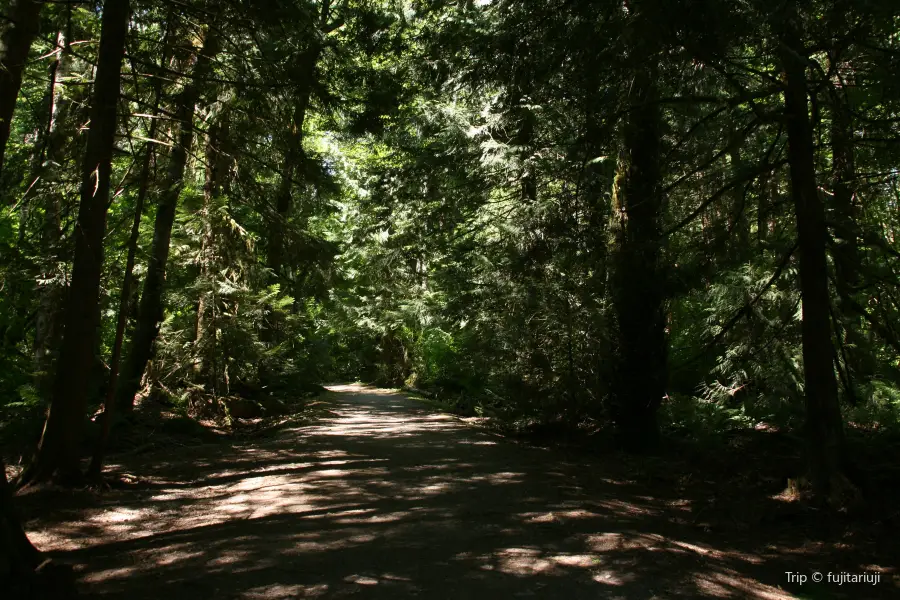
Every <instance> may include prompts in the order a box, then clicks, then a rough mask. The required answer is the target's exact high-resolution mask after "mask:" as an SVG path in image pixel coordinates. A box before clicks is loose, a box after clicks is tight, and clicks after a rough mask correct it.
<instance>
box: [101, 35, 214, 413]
mask: <svg viewBox="0 0 900 600" xmlns="http://www.w3.org/2000/svg"><path fill="white" fill-rule="evenodd" d="M219 48H220V43H219V38H218V35H217V34H216V33H215V31H214V30H213V29H210V30H209V31H208V32H207V34H206V39H205V40H204V42H203V48H202V49H201V50H200V54H199V56H198V57H197V62H196V63H195V64H194V68H193V69H192V73H191V81H190V83H188V84H187V86H186V87H185V89H184V90H183V91H182V92H181V96H180V98H179V102H178V108H177V110H176V114H177V120H178V124H179V128H180V131H179V135H178V143H177V144H176V145H175V147H174V148H173V149H172V155H171V158H170V161H169V168H168V172H167V174H166V181H167V183H168V187H167V188H166V189H165V190H164V191H163V192H162V195H161V197H160V198H159V202H158V204H157V209H156V221H155V222H154V226H153V244H152V246H151V249H150V261H149V264H148V265H147V276H146V278H145V279H144V290H143V292H142V294H141V301H140V309H139V311H138V323H137V328H136V331H135V334H134V339H133V340H132V343H131V348H130V349H129V352H128V355H127V358H126V359H125V363H124V365H123V367H122V376H121V381H120V383H119V386H118V388H117V390H116V403H117V404H118V405H119V408H121V409H122V410H123V411H125V412H130V411H131V410H132V409H133V408H134V397H135V395H136V394H137V392H138V390H139V389H140V384H141V377H142V376H143V374H144V369H146V367H147V362H148V361H149V360H150V357H151V356H152V353H153V344H154V342H155V341H156V337H157V336H158V335H159V325H160V323H161V322H162V320H163V290H164V287H165V280H166V263H167V262H168V260H169V241H170V239H171V237H172V225H173V224H174V222H175V211H176V208H177V206H178V198H179V196H180V195H181V190H182V188H183V187H184V173H185V169H186V167H187V161H188V154H189V152H190V149H191V146H192V145H193V142H194V107H195V105H196V104H197V101H198V100H199V97H200V90H201V86H202V85H204V80H205V79H206V78H208V77H209V74H210V72H211V70H212V61H213V59H214V58H215V56H216V54H218V52H219Z"/></svg>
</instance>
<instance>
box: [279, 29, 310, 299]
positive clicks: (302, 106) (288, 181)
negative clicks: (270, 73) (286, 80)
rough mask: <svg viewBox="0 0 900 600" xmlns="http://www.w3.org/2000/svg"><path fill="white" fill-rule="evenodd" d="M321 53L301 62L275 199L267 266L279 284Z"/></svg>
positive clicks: (305, 56)
mask: <svg viewBox="0 0 900 600" xmlns="http://www.w3.org/2000/svg"><path fill="white" fill-rule="evenodd" d="M320 52H321V48H320V47H319V46H315V47H313V48H311V49H310V50H308V51H307V52H305V53H304V54H303V56H302V57H301V61H300V70H301V72H302V78H303V79H302V81H301V84H300V88H299V89H298V90H297V92H296V95H295V97H294V114H293V117H292V119H291V130H290V132H289V133H288V147H287V152H286V153H285V157H284V166H283V167H282V170H281V183H280V185H279V186H278V192H277V196H276V199H275V213H276V214H275V219H274V221H273V224H272V225H273V226H272V235H271V236H270V237H269V240H268V242H269V243H268V248H267V249H268V252H267V262H268V267H269V268H270V269H271V270H272V277H273V281H278V279H280V278H281V277H282V276H283V273H282V268H283V265H284V234H285V230H286V228H285V223H286V221H287V219H288V216H289V215H290V210H291V204H292V201H293V186H294V183H295V181H294V179H295V178H296V177H297V173H298V172H302V167H303V162H304V160H305V157H306V155H305V153H304V151H303V124H304V123H305V121H306V113H307V110H308V108H309V99H310V94H311V93H312V83H313V82H312V78H313V75H314V73H315V69H316V62H317V61H318V58H319V54H320ZM298 167H299V168H298Z"/></svg>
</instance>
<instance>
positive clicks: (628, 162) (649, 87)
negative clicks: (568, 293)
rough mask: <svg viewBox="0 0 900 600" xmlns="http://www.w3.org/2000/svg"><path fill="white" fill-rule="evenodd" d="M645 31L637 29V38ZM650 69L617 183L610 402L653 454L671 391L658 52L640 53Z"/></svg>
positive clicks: (622, 432) (636, 84)
mask: <svg viewBox="0 0 900 600" xmlns="http://www.w3.org/2000/svg"><path fill="white" fill-rule="evenodd" d="M639 33H640V32H635V31H633V32H632V35H633V36H634V35H635V34H639ZM637 57H641V58H642V59H643V60H642V61H641V62H642V63H643V64H642V65H641V66H640V67H639V68H637V69H636V70H635V76H634V80H633V82H632V84H631V86H630V97H629V103H630V105H631V110H630V111H629V113H628V115H627V116H626V117H625V123H624V125H623V128H622V141H621V143H622V146H621V151H620V155H619V161H618V168H617V173H616V178H615V183H614V185H613V195H612V211H611V213H612V214H611V216H610V225H609V228H610V232H609V236H610V238H609V283H608V293H609V295H610V300H611V303H612V314H611V317H612V318H611V323H610V325H611V331H610V335H611V338H612V339H611V341H612V352H611V354H610V356H609V357H608V358H609V360H610V361H612V363H613V364H612V368H611V373H610V381H609V402H610V408H611V412H612V416H613V419H614V421H615V424H616V429H617V433H618V436H619V440H620V443H621V444H622V445H623V446H624V447H626V448H627V449H629V450H634V451H641V450H647V449H652V448H653V447H655V446H656V445H657V444H658V441H659V427H658V424H657V417H656V413H657V409H658V408H659V406H660V404H661V402H662V398H663V395H664V394H665V392H666V383H667V341H666V332H665V326H666V319H665V311H664V301H665V298H664V286H663V276H662V272H661V265H660V259H661V254H662V236H661V213H662V205H663V202H662V200H663V195H662V189H661V188H662V186H661V183H660V163H659V161H660V111H659V106H658V104H657V103H656V99H657V89H656V78H657V72H656V68H655V67H654V64H655V60H656V57H655V55H654V53H652V52H649V51H647V50H646V49H643V50H641V51H639V52H636V53H635V58H637Z"/></svg>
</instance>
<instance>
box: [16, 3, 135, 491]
mask: <svg viewBox="0 0 900 600" xmlns="http://www.w3.org/2000/svg"><path fill="white" fill-rule="evenodd" d="M128 17H129V6H128V0H107V1H106V2H105V3H104V5H103V17H102V20H101V31H100V50H99V57H98V64H97V74H96V77H95V81H94V92H93V99H92V103H91V126H90V130H89V131H88V136H87V147H86V149H85V155H84V165H83V169H82V178H81V199H80V203H79V208H78V221H77V224H76V226H75V231H74V236H75V258H74V262H73V268H72V283H71V286H70V289H69V297H68V303H67V306H66V313H65V319H64V322H65V329H64V331H63V341H62V346H61V349H60V355H59V368H58V369H57V371H56V374H55V377H54V383H53V395H52V401H51V404H50V410H49V412H48V414H47V421H46V423H45V425H44V432H43V435H42V436H41V441H40V444H39V445H38V449H37V453H36V455H35V458H34V461H33V462H32V463H31V465H29V468H28V469H27V471H26V473H25V475H24V477H23V481H25V482H29V481H36V480H46V479H49V478H50V477H52V476H53V475H54V474H58V475H59V477H60V479H61V480H62V481H63V482H75V481H80V480H81V470H80V468H79V456H80V452H79V443H80V441H81V430H82V424H83V420H84V415H85V411H86V409H87V401H88V398H87V395H88V386H89V383H90V381H89V377H90V372H91V367H92V364H93V361H94V347H95V341H96V339H97V330H98V328H99V326H100V323H99V319H98V317H99V312H98V307H99V299H100V277H101V270H102V266H103V237H104V235H105V233H106V212H107V206H108V203H109V188H110V174H111V171H112V154H113V149H114V147H115V134H116V122H117V121H116V114H117V111H116V108H117V102H118V99H119V79H120V75H121V69H122V55H123V53H124V51H125V37H126V34H127V33H128Z"/></svg>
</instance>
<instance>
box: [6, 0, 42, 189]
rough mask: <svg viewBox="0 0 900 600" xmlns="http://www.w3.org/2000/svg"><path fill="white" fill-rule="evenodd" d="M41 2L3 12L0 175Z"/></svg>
mask: <svg viewBox="0 0 900 600" xmlns="http://www.w3.org/2000/svg"><path fill="white" fill-rule="evenodd" d="M43 6H44V3H43V2H42V1H37V0H12V4H11V5H10V6H9V7H8V8H7V10H6V16H7V18H8V23H7V24H6V28H5V29H4V31H3V35H2V38H0V174H2V173H3V157H4V155H5V154H6V142H7V141H8V140H9V130H10V125H11V123H12V117H13V113H14V112H15V110H16V98H17V97H18V95H19V89H20V88H21V87H22V72H23V71H24V69H25V63H26V61H27V60H28V51H29V50H30V49H31V42H32V41H34V36H35V35H37V31H38V26H39V25H40V14H41V7H43Z"/></svg>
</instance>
